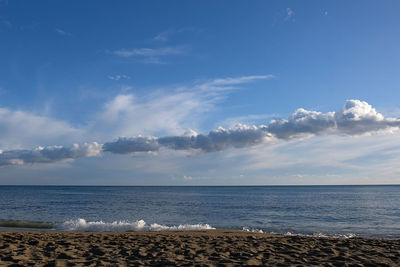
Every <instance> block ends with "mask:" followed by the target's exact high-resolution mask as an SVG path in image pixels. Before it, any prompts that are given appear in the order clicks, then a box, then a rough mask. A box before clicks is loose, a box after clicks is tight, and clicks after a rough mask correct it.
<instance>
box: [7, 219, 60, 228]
mask: <svg viewBox="0 0 400 267" xmlns="http://www.w3.org/2000/svg"><path fill="white" fill-rule="evenodd" d="M55 226H56V225H55V224H53V223H49V222H35V221H26V220H0V227H7V228H31V229H54V228H55Z"/></svg>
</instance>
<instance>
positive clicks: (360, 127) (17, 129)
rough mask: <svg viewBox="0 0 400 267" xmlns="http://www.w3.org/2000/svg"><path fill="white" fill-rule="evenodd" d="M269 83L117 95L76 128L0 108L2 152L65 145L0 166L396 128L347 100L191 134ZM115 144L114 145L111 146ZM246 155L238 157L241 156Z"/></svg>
mask: <svg viewBox="0 0 400 267" xmlns="http://www.w3.org/2000/svg"><path fill="white" fill-rule="evenodd" d="M273 77H274V76H273V75H253V76H242V77H228V78H222V79H214V80H209V81H203V82H195V83H193V84H192V85H186V86H178V87H177V88H176V89H175V90H172V91H171V89H169V90H168V92H162V91H156V92H153V93H151V94H148V95H146V96H138V95H135V94H132V93H124V94H118V95H117V96H115V97H114V98H113V99H112V100H110V101H109V102H107V103H106V104H105V105H104V107H103V109H102V110H101V111H100V112H98V113H97V114H96V115H95V116H94V118H93V120H92V121H91V122H90V123H88V124H87V125H84V126H81V127H80V128H73V127H71V126H69V125H68V124H67V123H65V122H60V121H56V120H53V119H50V118H46V117H41V116H36V115H31V114H29V113H26V112H23V111H10V110H8V109H4V108H2V109H0V126H1V127H2V131H0V140H1V142H2V143H1V144H2V148H3V149H4V148H7V146H8V147H13V146H16V144H17V143H18V140H24V141H25V142H26V141H29V142H28V143H25V145H30V144H32V143H33V142H35V143H39V144H40V142H45V143H46V144H48V143H49V140H51V141H52V142H55V141H57V140H62V141H63V144H64V145H63V146H48V147H37V148H35V149H32V150H29V149H28V150H27V149H22V148H21V146H22V145H24V144H22V143H21V144H22V145H21V144H18V145H17V148H15V149H8V150H4V151H1V154H0V166H6V165H20V164H25V163H52V162H57V161H65V160H72V159H75V158H80V157H91V156H98V155H100V154H101V153H100V152H101V151H103V152H110V153H114V154H132V153H133V154H135V153H141V152H145V153H150V154H156V153H158V152H160V151H177V152H179V151H187V152H190V153H192V152H194V153H195V154H198V152H203V154H208V153H210V152H217V151H224V150H228V149H229V148H253V147H255V146H258V145H261V144H268V145H269V146H272V147H273V146H275V145H276V144H286V143H292V142H294V141H296V140H303V139H304V138H305V137H312V136H334V135H339V136H360V135H362V136H364V135H370V134H375V133H384V132H393V131H394V130H398V129H399V127H400V119H398V118H390V117H389V118H387V117H384V116H383V115H382V114H381V113H379V112H377V111H376V109H375V108H373V107H372V106H371V105H370V104H368V103H367V102H364V101H360V100H348V101H346V103H345V105H344V106H343V108H342V109H340V110H338V111H335V112H326V113H323V112H319V111H313V110H306V109H303V108H299V109H298V110H296V111H295V112H294V113H293V114H292V115H291V116H289V117H288V118H287V119H273V120H271V121H270V122H268V123H265V124H261V125H259V126H248V125H243V124H242V125H236V126H234V127H230V128H223V127H218V128H217V129H215V130H211V131H210V132H208V133H207V134H202V133H198V132H197V131H194V130H190V129H193V128H196V124H195V122H196V121H199V119H200V118H201V117H202V116H204V114H205V113H207V112H209V111H210V110H212V109H213V107H214V106H215V105H216V104H217V103H220V102H221V101H222V100H223V99H224V97H226V96H227V94H228V93H229V92H231V91H232V90H235V89H237V88H240V87H241V86H243V85H244V84H247V83H250V82H254V81H257V80H268V79H271V78H273ZM193 126H194V127H193ZM21 127H22V128H21ZM157 136H159V137H157ZM72 137H75V138H78V139H79V140H84V141H85V142H87V141H88V138H89V137H90V138H91V140H90V141H91V142H92V143H86V144H83V145H73V146H68V145H66V142H67V140H70V141H72V142H73V139H74V138H72ZM115 137H119V138H117V139H114V141H109V140H110V139H113V138H115ZM75 140H76V139H75ZM93 141H95V142H93ZM300 144H301V142H300ZM268 145H267V146H266V147H268ZM82 149H83V150H82ZM93 151H97V152H96V153H94V152H93ZM245 151H246V150H244V152H242V153H243V154H246V152H245ZM238 153H240V152H238ZM277 158H278V157H277ZM275 160H276V159H275Z"/></svg>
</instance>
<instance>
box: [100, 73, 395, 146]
mask: <svg viewBox="0 0 400 267" xmlns="http://www.w3.org/2000/svg"><path fill="white" fill-rule="evenodd" d="M244 80H246V79H244ZM217 84H229V83H225V82H222V83H220V82H218V83H217ZM120 102H121V104H120V106H124V105H125V101H120ZM399 126H400V119H394V118H384V117H383V115H382V114H380V113H378V112H376V110H375V109H374V108H373V107H372V106H371V105H369V104H368V103H366V102H363V101H359V100H348V101H346V104H345V106H344V107H343V109H341V110H340V111H338V112H328V113H322V112H317V111H308V110H305V109H303V108H300V109H298V110H297V111H296V112H295V113H294V114H293V115H291V116H290V117H289V118H288V119H287V120H283V119H281V120H272V121H271V122H270V123H269V124H268V125H260V126H246V125H237V126H235V127H233V128H229V129H224V128H222V127H219V128H218V129H216V130H213V131H210V132H209V133H208V134H207V135H203V134H197V133H192V134H191V135H190V136H166V137H159V138H156V137H134V138H120V139H118V140H117V141H114V142H108V143H105V144H104V150H105V151H108V152H112V153H118V154H127V153H135V152H143V151H152V152H154V151H158V150H159V149H160V148H161V147H165V148H169V149H173V150H200V151H203V152H215V151H222V150H226V149H228V148H231V147H234V148H243V147H251V146H255V145H258V144H262V143H265V142H274V140H276V139H286V140H288V139H294V138H299V137H303V136H312V135H321V134H346V135H360V134H371V133H374V132H378V131H384V130H390V129H398V127H399Z"/></svg>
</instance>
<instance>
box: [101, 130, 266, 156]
mask: <svg viewBox="0 0 400 267" xmlns="http://www.w3.org/2000/svg"><path fill="white" fill-rule="evenodd" d="M265 130H266V128H265V126H260V127H256V126H246V125H237V126H235V127H234V128H230V129H224V128H222V127H219V128H218V129H216V130H213V131H211V132H209V133H208V134H207V135H203V134H197V133H196V132H194V131H192V132H191V133H190V134H188V135H186V136H167V137H160V138H156V137H134V138H119V139H118V140H117V141H115V142H108V143H105V144H104V151H107V152H112V153H116V154H128V153H135V152H154V151H157V150H159V149H160V148H161V147H165V148H168V149H172V150H201V151H203V152H216V151H222V150H226V149H228V148H230V147H235V148H242V147H248V146H253V145H257V144H261V143H264V142H266V141H267V140H270V139H271V137H272V136H271V135H270V134H269V133H268V132H266V131H265Z"/></svg>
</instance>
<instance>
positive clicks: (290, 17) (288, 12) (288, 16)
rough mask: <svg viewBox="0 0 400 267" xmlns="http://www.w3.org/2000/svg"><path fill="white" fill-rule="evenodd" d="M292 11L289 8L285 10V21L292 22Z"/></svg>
mask: <svg viewBox="0 0 400 267" xmlns="http://www.w3.org/2000/svg"><path fill="white" fill-rule="evenodd" d="M294 15H295V13H294V11H293V9H291V8H290V7H288V8H286V17H285V21H294Z"/></svg>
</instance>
